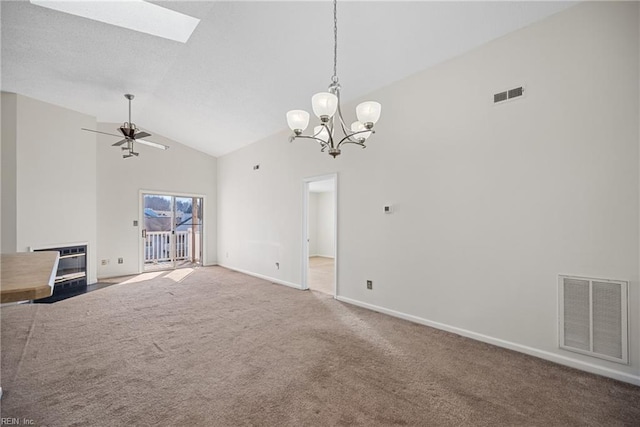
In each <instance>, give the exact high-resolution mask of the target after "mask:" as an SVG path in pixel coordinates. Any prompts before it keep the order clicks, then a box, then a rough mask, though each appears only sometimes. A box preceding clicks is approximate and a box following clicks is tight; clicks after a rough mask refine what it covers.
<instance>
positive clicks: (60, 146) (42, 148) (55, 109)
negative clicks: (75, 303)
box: [2, 94, 96, 283]
mask: <svg viewBox="0 0 640 427" xmlns="http://www.w3.org/2000/svg"><path fill="white" fill-rule="evenodd" d="M4 96H5V95H4V94H3V98H4ZM9 96H11V97H15V108H14V110H13V111H15V120H16V126H15V129H16V131H15V160H13V159H7V160H8V161H9V163H12V162H13V163H12V165H11V164H10V165H9V168H10V169H11V167H13V168H15V171H11V172H10V173H15V223H14V224H13V228H14V229H15V247H14V248H13V251H16V252H26V251H29V250H30V249H31V248H38V247H51V246H58V245H65V244H73V243H78V242H86V243H87V244H88V248H87V254H88V258H87V261H88V262H87V272H88V281H89V283H93V282H95V281H96V262H95V260H96V258H95V248H96V224H95V218H96V191H95V189H96V170H95V163H96V141H95V136H93V135H91V134H89V133H86V132H82V131H81V130H80V128H82V127H85V128H94V127H95V125H96V121H95V118H93V117H91V116H88V115H86V114H81V113H78V112H76V111H72V110H68V109H66V108H62V107H59V106H56V105H53V104H49V103H46V102H42V101H38V100H35V99H32V98H28V97H26V96H22V95H9ZM3 114H11V111H9V112H7V111H5V110H3ZM5 117H6V116H5ZM3 132H4V126H3ZM3 145H4V138H3ZM3 154H4V153H3ZM3 159H4V156H3ZM4 167H5V164H3V186H4V185H5V184H4ZM9 184H10V185H13V184H12V183H11V182H9ZM4 197H5V193H4V191H3V198H4ZM9 197H11V196H10V195H9ZM3 205H4V204H3ZM9 221H11V219H9ZM2 227H3V231H4V232H6V231H11V227H12V225H11V224H9V223H8V222H5V218H4V216H3V224H2ZM3 236H4V233H3ZM4 249H5V248H4V243H3V251H4ZM7 249H8V248H7Z"/></svg>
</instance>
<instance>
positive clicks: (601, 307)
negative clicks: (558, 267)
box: [558, 275, 629, 364]
mask: <svg viewBox="0 0 640 427" xmlns="http://www.w3.org/2000/svg"><path fill="white" fill-rule="evenodd" d="M627 288H628V282H625V281H619V280H607V279H593V278H586V277H574V276H563V275H560V276H558V293H559V299H558V300H559V307H558V313H559V326H560V328H559V338H560V340H559V341H560V348H562V349H565V350H569V351H574V352H577V353H582V354H586V355H589V356H593V357H598V358H601V359H606V360H610V361H613V362H618V363H624V364H628V363H629V351H628V332H627V331H628V319H627Z"/></svg>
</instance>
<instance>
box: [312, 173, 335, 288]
mask: <svg viewBox="0 0 640 427" xmlns="http://www.w3.org/2000/svg"><path fill="white" fill-rule="evenodd" d="M336 184H337V176H336V175H335V174H334V175H326V176H320V177H315V178H307V179H305V180H304V190H305V197H304V205H305V206H304V209H303V212H304V215H305V218H304V221H303V222H304V227H305V228H304V241H303V247H304V248H305V250H304V251H303V252H304V257H303V278H304V288H305V289H311V290H314V291H318V292H322V293H325V294H328V295H332V296H334V297H335V296H336V295H337V280H336V279H337V275H336V272H337V266H336V254H337V243H336V242H337V230H338V227H337V212H338V209H337V200H338V198H337V185H336Z"/></svg>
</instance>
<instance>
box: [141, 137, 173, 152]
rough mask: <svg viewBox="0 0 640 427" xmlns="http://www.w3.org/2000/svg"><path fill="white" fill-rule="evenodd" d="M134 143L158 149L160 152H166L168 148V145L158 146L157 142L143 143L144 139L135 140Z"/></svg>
mask: <svg viewBox="0 0 640 427" xmlns="http://www.w3.org/2000/svg"><path fill="white" fill-rule="evenodd" d="M136 142H139V143H140V144H144V145H148V146H149V147H153V148H159V149H161V150H166V149H167V148H169V146H168V145H164V144H158V143H157V142H152V141H145V140H144V139H136Z"/></svg>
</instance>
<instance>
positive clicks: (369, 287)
mask: <svg viewBox="0 0 640 427" xmlns="http://www.w3.org/2000/svg"><path fill="white" fill-rule="evenodd" d="M367 289H373V281H371V280H367Z"/></svg>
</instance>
